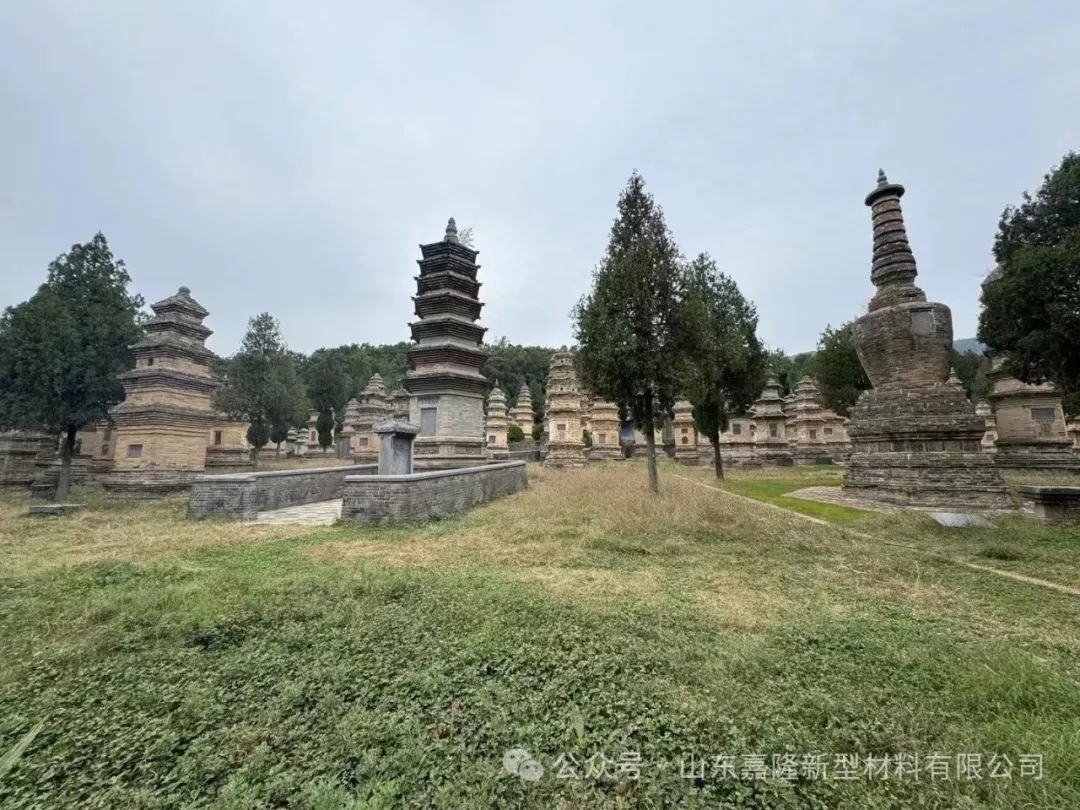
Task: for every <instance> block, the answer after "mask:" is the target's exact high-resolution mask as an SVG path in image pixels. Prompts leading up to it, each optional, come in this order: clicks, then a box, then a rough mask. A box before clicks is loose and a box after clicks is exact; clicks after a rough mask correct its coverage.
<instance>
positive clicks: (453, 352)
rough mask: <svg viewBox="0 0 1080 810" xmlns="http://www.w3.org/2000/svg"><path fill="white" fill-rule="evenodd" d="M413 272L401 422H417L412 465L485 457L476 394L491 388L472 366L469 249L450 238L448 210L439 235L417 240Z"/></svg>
mask: <svg viewBox="0 0 1080 810" xmlns="http://www.w3.org/2000/svg"><path fill="white" fill-rule="evenodd" d="M420 252H421V255H422V258H420V259H419V260H418V261H417V264H419V265H420V275H418V276H416V296H415V297H414V298H413V302H414V304H415V306H416V315H417V318H418V319H419V320H417V321H414V322H413V323H411V324H410V325H409V326H410V329H411V330H412V339H413V340H414V341H415V343H414V345H413V346H411V347H410V348H409V372H408V373H407V374H406V375H405V380H404V382H403V385H404V387H405V390H406V391H408V392H409V421H411V422H412V423H413V424H415V425H419V427H420V434H419V435H418V436H417V437H416V441H415V443H414V445H413V452H414V456H415V462H416V469H417V470H418V471H423V470H438V469H452V468H455V467H468V466H474V465H477V464H483V463H485V461H486V455H485V451H484V444H485V441H484V397H485V396H486V395H487V392H488V389H489V388H490V387H491V386H490V384H489V383H488V381H487V378H485V377H484V375H483V374H481V373H480V368H481V367H482V366H483V365H484V361H485V360H486V359H487V352H485V351H484V350H483V349H481V348H480V343H481V341H483V339H484V332H485V331H486V330H485V329H484V327H482V326H480V324H478V323H477V322H476V321H477V320H479V318H480V309H481V308H482V307H483V304H481V303H480V300H479V299H478V298H477V296H478V295H479V292H480V282H479V281H477V280H476V271H477V269H478V265H477V264H476V256H477V252H478V251H475V250H473V249H472V248H469V247H466V246H465V245H463V244H461V242H460V241H459V240H458V233H457V225H456V224H455V222H454V219H453V217H451V218H450V221H449V222H448V223H447V226H446V235H445V236H444V237H443V238H442V240H441V241H439V242H432V243H431V244H427V245H421V246H420Z"/></svg>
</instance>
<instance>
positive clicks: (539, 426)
mask: <svg viewBox="0 0 1080 810" xmlns="http://www.w3.org/2000/svg"><path fill="white" fill-rule="evenodd" d="M532 437H533V441H537V442H538V441H540V440H541V439H543V438H544V423H543V422H533V426H532Z"/></svg>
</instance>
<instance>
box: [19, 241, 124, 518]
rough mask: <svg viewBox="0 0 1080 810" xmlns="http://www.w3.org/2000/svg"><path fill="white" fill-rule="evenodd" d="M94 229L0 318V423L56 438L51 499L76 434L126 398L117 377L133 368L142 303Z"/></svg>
mask: <svg viewBox="0 0 1080 810" xmlns="http://www.w3.org/2000/svg"><path fill="white" fill-rule="evenodd" d="M130 283H131V277H130V276H129V275H128V272H127V269H126V268H125V267H124V263H123V261H120V260H118V259H116V258H114V257H113V254H112V251H111V250H110V248H109V243H108V242H107V241H106V239H105V237H104V236H103V235H102V234H100V233H98V234H97V235H95V236H94V238H93V239H91V240H90V241H89V242H87V243H86V244H84V245H73V246H72V248H71V250H70V251H69V252H67V253H64V254H61V255H60V256H58V257H57V258H56V260H54V261H53V262H52V264H50V265H49V270H48V279H47V281H46V282H45V283H44V284H43V285H41V287H39V288H38V291H37V292H36V293H35V294H34V295H33V297H31V298H30V299H29V300H28V301H25V302H23V303H22V304H19V305H18V306H15V307H8V308H7V309H6V310H5V312H4V314H3V316H2V317H0V424H5V425H9V426H11V427H44V428H46V429H49V430H51V431H55V432H58V433H60V434H61V435H62V438H63V442H62V449H61V465H60V479H59V481H58V484H57V498H58V499H59V500H63V499H65V498H66V497H67V495H68V491H69V488H70V486H71V457H72V454H73V453H74V450H75V437H76V434H77V433H78V431H79V429H80V428H82V427H83V426H84V425H88V424H93V423H94V422H97V421H98V420H100V419H102V418H104V417H105V415H106V414H107V413H108V410H109V408H110V407H112V406H113V405H115V404H116V403H118V402H120V401H121V400H122V399H123V397H124V388H123V385H121V383H120V381H119V380H118V379H117V375H119V374H120V373H121V372H124V371H127V370H128V369H130V368H131V367H132V366H133V365H134V355H133V354H132V351H131V348H130V347H131V345H132V344H133V343H135V342H136V341H137V340H138V339H139V338H140V337H141V335H142V322H143V315H142V314H141V313H140V309H141V308H142V305H143V300H142V298H141V297H139V296H138V295H131V294H130V293H129V292H128V285H129V284H130Z"/></svg>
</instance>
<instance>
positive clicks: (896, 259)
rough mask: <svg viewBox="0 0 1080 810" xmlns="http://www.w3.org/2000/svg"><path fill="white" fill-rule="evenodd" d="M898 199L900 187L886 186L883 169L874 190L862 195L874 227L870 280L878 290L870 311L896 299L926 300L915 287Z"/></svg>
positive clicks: (913, 269)
mask: <svg viewBox="0 0 1080 810" xmlns="http://www.w3.org/2000/svg"><path fill="white" fill-rule="evenodd" d="M902 196H904V187H903V186H901V185H900V184H898V183H890V182H889V180H888V178H887V177H885V172H884V170H882V169H878V182H877V187H876V188H875V189H874V190H873V191H871V192H870V193H869V194H867V195H866V200H865V202H866V204H867V205H868V206H869V207H870V212H871V213H870V216H871V219H872V220H873V226H874V256H873V262H872V265H871V269H870V280H871V281H872V282H874V286H875V287H877V288H878V294H877V295H875V296H874V300H873V301H871V303H870V308H871V309H872V310H873V309H878V308H880V307H881V306H887V305H890V304H893V303H897V302H898V301H900V300H911V301H915V300H919V301H925V300H926V296H925V295H923V292H922V290H920V289H919V288H918V287H916V286H915V276H917V275H918V270H917V269H916V267H915V256H914V255H913V254H912V252H911V246H910V245H909V244H908V238H907V228H905V226H904V213H903V211H901V209H900V198H901V197H902ZM886 290H887V291H886Z"/></svg>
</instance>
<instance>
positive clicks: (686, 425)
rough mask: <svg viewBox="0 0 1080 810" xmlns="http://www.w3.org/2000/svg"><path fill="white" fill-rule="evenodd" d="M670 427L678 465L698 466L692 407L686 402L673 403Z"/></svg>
mask: <svg viewBox="0 0 1080 810" xmlns="http://www.w3.org/2000/svg"><path fill="white" fill-rule="evenodd" d="M674 413H675V416H674V419H672V425H673V426H674V429H675V460H676V461H677V462H679V463H680V464H700V463H701V454H700V453H699V452H698V438H697V430H696V429H695V428H694V406H693V405H691V404H690V403H689V402H688V401H687V400H685V399H680V400H679V401H678V402H676V403H675V408H674Z"/></svg>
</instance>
